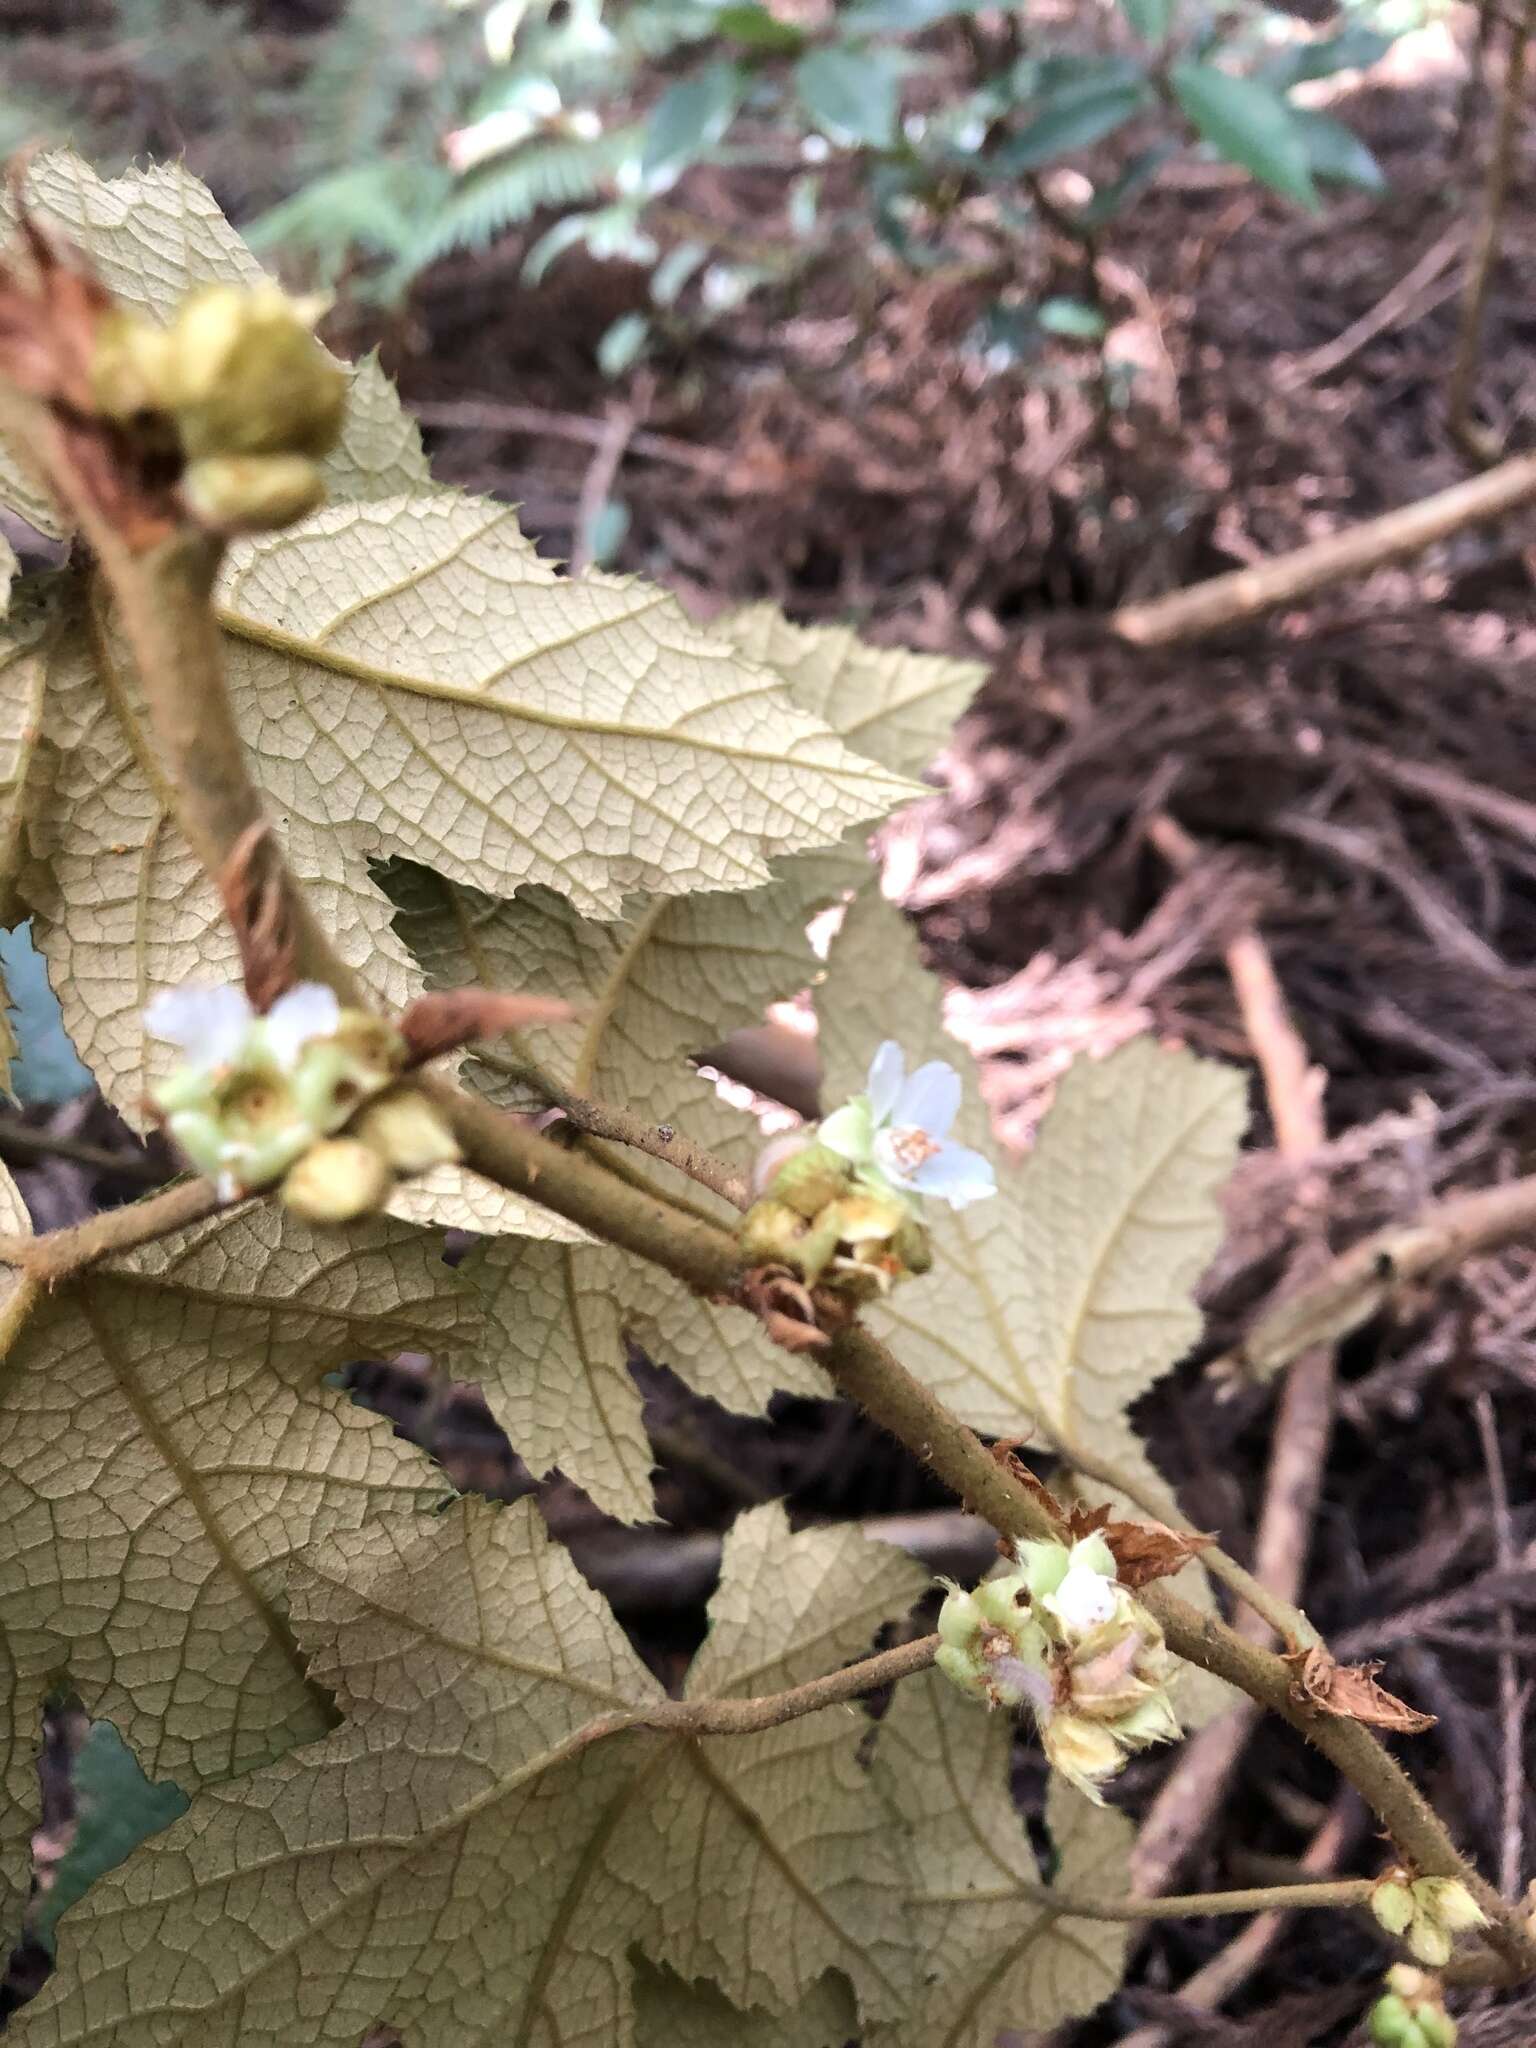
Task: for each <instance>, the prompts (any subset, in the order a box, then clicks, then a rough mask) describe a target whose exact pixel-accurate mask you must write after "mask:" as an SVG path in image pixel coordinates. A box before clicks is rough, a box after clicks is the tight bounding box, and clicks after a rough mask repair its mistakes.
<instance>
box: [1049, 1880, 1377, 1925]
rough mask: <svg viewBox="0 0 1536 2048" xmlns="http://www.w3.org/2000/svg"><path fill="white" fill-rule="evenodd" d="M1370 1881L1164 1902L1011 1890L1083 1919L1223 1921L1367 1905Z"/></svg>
mask: <svg viewBox="0 0 1536 2048" xmlns="http://www.w3.org/2000/svg"><path fill="white" fill-rule="evenodd" d="M1375 1886H1376V1880H1375V1879H1374V1878H1370V1877H1339V1878H1333V1879H1330V1880H1328V1881H1327V1882H1323V1883H1318V1884H1307V1883H1298V1884H1266V1885H1259V1886H1256V1887H1255V1888H1254V1889H1252V1890H1250V1891H1231V1892H1183V1893H1175V1892H1168V1893H1165V1894H1164V1895H1163V1896H1162V1897H1152V1898H1137V1897H1135V1896H1132V1897H1131V1898H1127V1899H1100V1898H1096V1897H1094V1896H1092V1895H1091V1894H1088V1893H1084V1892H1074V1891H1072V1890H1070V1889H1065V1890H1064V1889H1063V1888H1062V1887H1061V1886H1060V1885H1054V1884H1023V1883H1019V1884H1017V1885H1015V1886H1011V1887H1010V1889H1012V1890H1016V1891H1018V1892H1019V1893H1020V1894H1021V1896H1023V1897H1024V1898H1026V1899H1030V1900H1032V1901H1033V1902H1034V1904H1035V1905H1037V1906H1050V1907H1052V1908H1053V1909H1054V1910H1055V1911H1057V1912H1058V1913H1070V1914H1072V1916H1073V1917H1074V1918H1075V1919H1078V1920H1219V1919H1222V1918H1224V1917H1225V1916H1226V1915H1227V1914H1229V1913H1270V1912H1273V1911H1275V1910H1276V1909H1277V1908H1278V1909H1279V1910H1281V1911H1283V1912H1286V1913H1298V1912H1310V1911H1313V1910H1315V1909H1316V1908H1318V1907H1322V1906H1363V1905H1364V1904H1365V1903H1366V1901H1367V1900H1368V1899H1369V1898H1370V1896H1371V1893H1372V1892H1373V1891H1374V1890H1375Z"/></svg>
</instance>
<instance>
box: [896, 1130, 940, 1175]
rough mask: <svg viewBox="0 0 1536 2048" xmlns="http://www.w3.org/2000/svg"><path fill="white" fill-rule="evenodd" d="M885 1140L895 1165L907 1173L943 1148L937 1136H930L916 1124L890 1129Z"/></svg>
mask: <svg viewBox="0 0 1536 2048" xmlns="http://www.w3.org/2000/svg"><path fill="white" fill-rule="evenodd" d="M887 1142H888V1143H889V1145H890V1149H891V1157H892V1158H893V1159H894V1160H895V1162H896V1165H897V1167H898V1168H899V1169H900V1171H901V1172H902V1173H909V1174H910V1173H916V1171H917V1169H918V1168H919V1167H920V1166H922V1165H924V1164H925V1163H926V1162H927V1161H928V1160H930V1159H932V1158H933V1157H934V1156H935V1155H936V1154H937V1153H939V1152H942V1151H943V1149H944V1147H943V1146H942V1145H941V1144H940V1143H939V1141H938V1139H937V1138H930V1137H929V1135H928V1133H927V1132H926V1131H924V1130H919V1128H918V1127H917V1125H916V1124H911V1125H909V1126H908V1127H907V1128H906V1129H905V1130H899V1131H892V1132H891V1133H890V1135H889V1138H888V1141H887Z"/></svg>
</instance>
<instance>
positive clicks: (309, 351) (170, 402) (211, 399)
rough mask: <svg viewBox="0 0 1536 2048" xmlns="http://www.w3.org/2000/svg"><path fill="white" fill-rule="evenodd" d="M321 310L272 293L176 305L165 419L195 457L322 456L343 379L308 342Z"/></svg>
mask: <svg viewBox="0 0 1536 2048" xmlns="http://www.w3.org/2000/svg"><path fill="white" fill-rule="evenodd" d="M320 311H321V302H320V301H316V300H299V299H290V298H289V296H288V294H287V293H286V292H285V291H283V290H282V288H281V287H280V286H279V285H276V284H260V285H257V286H256V287H255V288H254V289H246V288H245V287H243V286H240V285H231V284H211V285H204V286H203V287H202V288H201V289H200V290H198V291H195V292H192V293H191V294H190V295H189V296H188V297H187V298H186V299H184V300H183V301H182V304H181V308H180V310H179V311H178V313H177V315H176V318H175V320H174V321H173V323H172V325H171V327H170V328H169V330H168V333H167V342H168V351H167V359H166V376H165V382H164V387H163V401H162V402H163V409H164V410H165V411H167V412H172V413H174V414H175V415H176V419H177V423H178V425H179V427H180V429H181V438H182V445H183V446H184V448H185V449H186V451H187V454H188V455H189V456H191V457H193V458H196V457H198V456H202V455H310V456H318V455H324V454H326V453H328V452H329V450H330V449H331V448H333V447H334V446H335V444H336V437H337V435H338V434H339V433H340V432H341V419H342V409H343V406H344V405H345V402H346V389H347V382H346V377H345V374H344V373H343V371H342V370H341V369H340V367H339V366H338V365H337V364H336V363H334V362H332V361H331V359H330V357H329V356H327V355H326V353H325V351H324V350H323V349H322V348H321V346H320V344H319V343H318V342H317V341H316V340H315V337H314V333H313V328H314V323H315V319H316V317H317V315H318V314H319V312H320Z"/></svg>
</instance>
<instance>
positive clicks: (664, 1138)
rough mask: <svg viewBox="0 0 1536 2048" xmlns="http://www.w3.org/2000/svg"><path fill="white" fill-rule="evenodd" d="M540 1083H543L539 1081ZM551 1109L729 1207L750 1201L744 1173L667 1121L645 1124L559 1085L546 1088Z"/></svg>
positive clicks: (630, 1113)
mask: <svg viewBox="0 0 1536 2048" xmlns="http://www.w3.org/2000/svg"><path fill="white" fill-rule="evenodd" d="M541 1085H547V1084H544V1083H542V1082H541ZM549 1095H550V1099H551V1101H552V1102H553V1103H554V1105H555V1107H556V1108H558V1109H561V1110H563V1111H564V1112H565V1116H566V1121H567V1122H568V1123H570V1124H571V1125H572V1126H573V1127H574V1128H575V1129H576V1130H578V1131H581V1132H584V1133H585V1134H586V1136H588V1137H590V1138H606V1139H608V1140H609V1141H610V1142H611V1143H613V1144H616V1145H631V1146H633V1147H634V1149H635V1150H636V1151H637V1152H646V1153H649V1155H650V1156H651V1158H652V1159H660V1160H663V1161H664V1162H665V1163H666V1164H667V1165H668V1166H675V1167H676V1168H677V1170H678V1172H679V1173H685V1174H686V1175H687V1176H688V1178H689V1179H690V1180H694V1181H697V1182H698V1184H699V1186H700V1187H703V1188H708V1189H709V1190H710V1192H711V1193H712V1194H716V1195H719V1196H721V1197H722V1198H723V1199H724V1200H725V1201H727V1202H729V1203H730V1204H731V1205H732V1207H733V1208H736V1209H745V1208H746V1206H747V1202H748V1200H749V1199H750V1195H749V1190H748V1187H747V1183H746V1180H745V1178H744V1176H743V1175H741V1174H739V1173H737V1172H736V1170H735V1168H734V1167H731V1166H727V1165H726V1163H725V1161H724V1160H723V1159H717V1158H716V1157H715V1155H714V1153H713V1152H707V1151H706V1150H705V1149H704V1147H703V1146H702V1145H696V1144H695V1143H694V1141H693V1140H692V1138H688V1137H685V1136H684V1135H683V1134H682V1132H681V1131H678V1130H674V1128H673V1127H672V1125H671V1124H652V1123H647V1122H646V1121H645V1119H644V1118H643V1117H638V1116H636V1115H635V1114H634V1113H633V1111H631V1110H627V1109H620V1108H618V1107H617V1106H616V1105H615V1104H613V1103H610V1102H591V1101H589V1100H588V1099H587V1097H586V1096H584V1095H568V1094H567V1093H566V1092H565V1090H564V1089H563V1088H550V1089H549Z"/></svg>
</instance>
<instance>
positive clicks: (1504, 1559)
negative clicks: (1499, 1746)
mask: <svg viewBox="0 0 1536 2048" xmlns="http://www.w3.org/2000/svg"><path fill="white" fill-rule="evenodd" d="M1472 1412H1473V1414H1474V1416H1475V1417H1476V1419H1477V1433H1478V1437H1479V1439H1480V1440H1481V1443H1482V1447H1483V1462H1484V1464H1485V1465H1486V1466H1487V1468H1488V1492H1489V1496H1490V1499H1491V1501H1492V1504H1493V1541H1494V1555H1495V1557H1496V1558H1497V1560H1498V1566H1499V1570H1500V1571H1501V1572H1508V1571H1513V1570H1514V1569H1515V1567H1516V1565H1517V1563H1518V1562H1519V1553H1518V1550H1517V1548H1516V1545H1515V1527H1514V1520H1513V1517H1512V1516H1511V1514H1510V1510H1509V1480H1508V1478H1507V1476H1506V1474H1505V1471H1504V1457H1503V1453H1502V1452H1501V1451H1500V1449H1499V1427H1498V1418H1497V1417H1496V1415H1495V1413H1494V1407H1493V1396H1492V1395H1491V1394H1490V1393H1489V1392H1488V1391H1487V1389H1486V1388H1485V1389H1483V1390H1482V1391H1481V1392H1480V1393H1479V1394H1478V1395H1477V1397H1476V1399H1475V1400H1474V1401H1473V1403H1472ZM1499 1638H1500V1641H1499V1717H1500V1725H1501V1733H1502V1736H1503V1749H1504V1755H1503V1766H1502V1782H1501V1786H1500V1792H1501V1804H1502V1821H1503V1825H1502V1828H1501V1830H1500V1835H1499V1888H1500V1890H1501V1891H1502V1892H1504V1894H1505V1895H1506V1897H1508V1898H1511V1899H1512V1898H1514V1897H1515V1896H1516V1895H1517V1894H1518V1892H1519V1890H1520V1880H1521V1877H1522V1876H1523V1874H1524V1863H1525V1839H1524V1815H1525V1769H1524V1764H1525V1708H1526V1701H1527V1697H1528V1695H1527V1690H1526V1688H1525V1687H1524V1686H1523V1685H1522V1684H1521V1682H1520V1674H1519V1671H1518V1670H1517V1668H1516V1663H1515V1617H1514V1615H1513V1614H1512V1613H1511V1612H1510V1610H1509V1608H1508V1606H1507V1605H1506V1606H1503V1607H1501V1608H1500V1609H1499Z"/></svg>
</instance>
